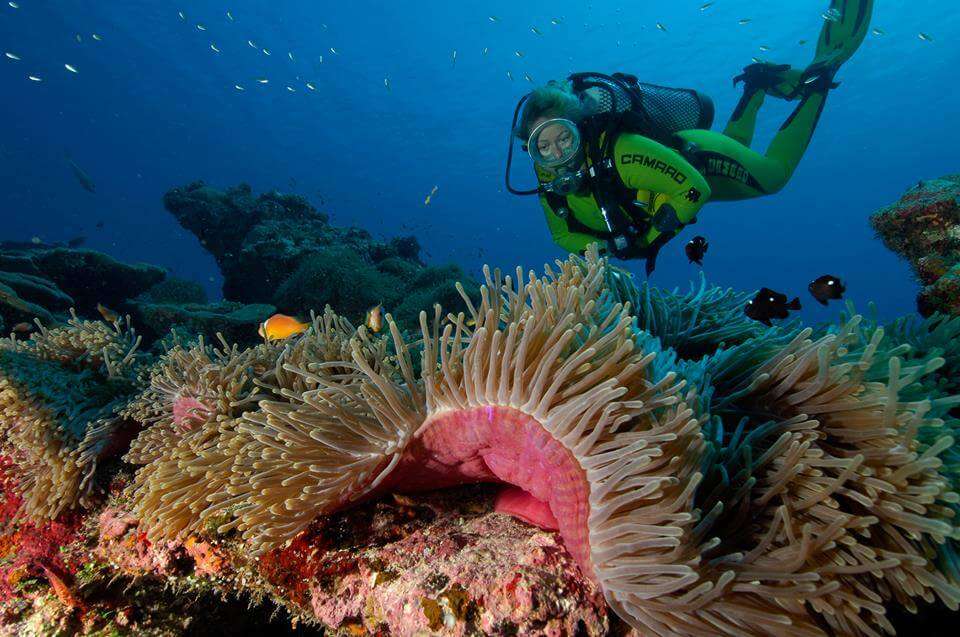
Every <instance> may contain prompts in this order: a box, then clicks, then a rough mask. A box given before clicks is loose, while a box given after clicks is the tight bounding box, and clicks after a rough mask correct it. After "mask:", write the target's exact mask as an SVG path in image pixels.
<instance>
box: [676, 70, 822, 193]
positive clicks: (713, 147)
mask: <svg viewBox="0 0 960 637" xmlns="http://www.w3.org/2000/svg"><path fill="white" fill-rule="evenodd" d="M831 85H832V84H831V83H830V81H829V78H828V77H826V76H824V77H822V78H820V79H817V81H816V82H813V83H811V84H807V85H805V86H804V88H803V97H802V98H801V99H800V103H799V104H797V107H796V108H795V109H794V111H793V113H791V114H790V117H789V118H787V121H786V122H784V124H783V126H781V127H780V131H779V132H778V133H777V134H776V136H775V137H774V138H773V141H771V142H770V146H769V148H768V149H767V153H766V154H765V155H761V154H760V153H758V152H757V151H755V150H753V149H751V148H749V147H747V146H746V145H745V144H743V143H741V142H740V141H739V140H737V139H735V138H734V137H732V136H728V135H726V134H721V133H717V132H715V131H709V130H686V131H681V132H680V133H678V136H679V137H681V138H682V139H684V140H685V141H688V142H690V143H692V144H693V146H692V147H691V150H692V154H693V157H692V160H693V161H692V163H693V164H694V166H696V167H697V169H698V170H700V172H701V173H702V174H703V176H704V177H705V178H706V180H707V183H708V184H709V185H710V190H711V191H712V195H711V199H714V200H721V201H723V200H731V199H749V198H752V197H760V196H762V195H769V194H772V193H774V192H777V191H778V190H780V189H781V188H783V187H784V186H785V185H786V183H787V181H789V179H790V177H791V175H793V171H794V170H795V169H796V167H797V164H799V163H800V159H801V158H802V157H803V153H804V151H805V150H806V149H807V146H808V145H809V144H810V138H811V137H813V131H814V130H815V129H816V127H817V122H818V121H819V119H820V113H821V112H822V111H823V105H824V103H825V102H826V98H827V91H828V90H829V87H830V86H831Z"/></svg>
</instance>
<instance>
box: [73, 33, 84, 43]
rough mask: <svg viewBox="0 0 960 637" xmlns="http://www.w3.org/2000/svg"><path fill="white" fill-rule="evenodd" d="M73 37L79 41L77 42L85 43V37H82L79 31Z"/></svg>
mask: <svg viewBox="0 0 960 637" xmlns="http://www.w3.org/2000/svg"><path fill="white" fill-rule="evenodd" d="M73 38H74V39H75V40H76V41H77V44H82V43H83V38H81V37H80V34H79V33H78V34H76V35H75V36H73Z"/></svg>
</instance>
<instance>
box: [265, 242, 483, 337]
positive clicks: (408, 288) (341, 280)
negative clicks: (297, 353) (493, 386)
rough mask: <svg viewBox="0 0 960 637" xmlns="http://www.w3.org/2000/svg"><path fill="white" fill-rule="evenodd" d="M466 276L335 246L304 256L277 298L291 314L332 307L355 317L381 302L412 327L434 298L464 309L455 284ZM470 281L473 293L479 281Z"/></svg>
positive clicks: (450, 268) (455, 269)
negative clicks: (371, 258)
mask: <svg viewBox="0 0 960 637" xmlns="http://www.w3.org/2000/svg"><path fill="white" fill-rule="evenodd" d="M465 278H466V277H465V275H464V273H463V271H462V270H461V269H460V268H459V267H457V266H455V265H448V266H441V267H423V266H419V265H417V264H414V263H412V262H410V261H408V260H404V259H400V258H396V257H388V258H386V259H384V260H383V261H380V262H379V263H376V264H373V263H369V262H367V261H365V260H364V259H362V258H361V257H360V256H359V254H357V252H356V251H355V250H352V249H350V248H347V247H342V246H337V247H332V248H323V249H320V250H317V251H315V252H313V253H311V254H310V255H309V256H307V257H306V258H304V259H303V260H302V261H301V263H300V265H299V267H298V268H297V269H296V270H295V271H294V272H293V274H291V275H290V276H289V277H288V278H287V279H286V281H285V282H284V283H283V285H281V286H280V288H279V289H278V290H277V293H276V297H275V298H276V299H277V302H278V305H279V308H280V310H281V311H284V312H287V313H290V314H299V313H302V312H303V308H312V309H314V310H317V311H319V310H321V309H322V308H324V307H327V306H330V307H332V308H335V309H336V311H337V312H338V313H340V314H341V315H343V316H345V317H347V318H349V319H351V320H353V321H355V322H362V321H363V317H364V314H365V313H366V311H367V310H369V309H370V308H372V307H374V306H375V305H378V304H383V306H384V307H385V308H386V309H387V310H388V311H389V312H390V313H391V314H392V315H393V317H394V318H395V319H396V320H397V322H398V323H399V324H400V325H401V326H402V327H403V328H405V329H415V328H416V327H417V325H418V322H419V319H418V316H419V314H420V311H421V310H423V309H424V308H428V307H431V306H432V305H433V304H434V303H440V304H441V305H443V306H444V307H446V308H449V309H451V310H454V311H457V310H460V309H463V307H464V306H463V303H462V299H461V298H460V295H459V294H458V293H457V291H456V288H455V284H456V283H457V281H461V280H464V279H465ZM468 285H470V290H471V292H473V293H474V294H475V293H476V290H477V286H476V285H473V284H468Z"/></svg>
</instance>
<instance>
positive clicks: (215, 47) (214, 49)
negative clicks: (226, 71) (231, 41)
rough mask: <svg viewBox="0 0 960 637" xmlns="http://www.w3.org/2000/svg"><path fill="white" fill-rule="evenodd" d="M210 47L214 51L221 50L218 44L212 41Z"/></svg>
mask: <svg viewBox="0 0 960 637" xmlns="http://www.w3.org/2000/svg"><path fill="white" fill-rule="evenodd" d="M210 49H211V50H212V51H213V52H214V53H219V52H220V49H218V48H217V45H216V44H214V43H213V42H211V43H210Z"/></svg>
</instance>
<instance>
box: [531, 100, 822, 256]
mask: <svg viewBox="0 0 960 637" xmlns="http://www.w3.org/2000/svg"><path fill="white" fill-rule="evenodd" d="M827 90H828V86H827V85H824V86H822V87H817V86H812V87H808V90H807V93H806V95H804V96H803V97H802V99H801V100H800V103H799V104H798V105H797V107H796V108H795V109H794V111H793V113H792V114H791V115H790V117H789V118H788V119H787V121H786V122H784V124H783V126H781V128H780V131H779V132H778V133H777V135H776V137H774V139H773V141H772V142H771V143H770V147H769V148H768V149H767V153H766V155H761V154H760V153H758V152H757V151H755V150H752V149H751V148H750V147H749V146H748V145H749V144H750V142H751V141H752V138H753V132H754V128H755V126H756V121H757V112H758V111H759V109H760V106H761V105H762V104H763V100H764V96H765V92H764V91H763V90H752V91H751V90H750V89H749V87H748V88H747V90H746V92H745V93H744V96H743V99H741V101H740V104H739V105H738V106H737V109H736V110H735V111H734V114H733V116H732V118H731V120H730V122H729V123H728V124H727V127H726V129H725V130H724V132H723V133H718V132H715V131H710V130H699V129H694V130H685V131H681V132H680V133H678V134H677V137H679V138H680V139H681V140H683V141H686V142H690V143H691V144H693V145H694V146H691V147H690V148H691V149H692V150H691V152H689V153H686V156H684V154H681V153H680V152H679V151H678V150H676V149H674V148H671V147H668V146H665V145H663V144H660V143H658V142H656V141H654V140H652V139H650V138H647V137H644V136H642V135H637V134H633V133H622V134H620V136H619V137H618V138H617V141H616V143H615V144H614V150H613V152H614V156H613V160H614V165H615V166H616V169H617V174H618V175H619V177H620V180H621V182H622V185H623V186H624V188H625V189H627V190H635V191H636V201H637V203H636V204H635V205H632V206H629V208H628V207H625V206H622V207H621V208H622V210H623V212H624V214H626V215H628V217H629V218H631V219H632V220H634V221H635V222H637V225H638V226H640V227H645V228H646V230H645V231H644V233H643V234H642V235H641V236H640V237H638V238H637V240H636V242H637V244H638V245H637V246H636V247H637V248H640V249H641V250H642V249H644V248H647V247H649V246H651V245H652V244H654V242H655V241H656V242H657V243H660V244H662V243H663V242H664V241H665V240H666V239H669V237H661V236H660V235H661V232H660V231H659V230H657V229H656V228H655V227H653V226H652V225H649V223H650V220H652V219H653V217H654V216H655V215H656V214H657V213H658V212H660V209H661V207H662V206H663V205H664V204H667V205H670V206H671V207H672V208H673V209H674V210H675V211H676V214H677V219H678V220H679V221H680V223H681V224H684V225H686V224H688V223H691V222H692V221H693V220H694V219H695V217H696V215H697V213H698V212H699V211H700V208H701V207H702V206H703V204H705V203H706V202H707V201H708V200H710V199H715V200H718V201H723V200H735V199H749V198H752V197H759V196H762V195H768V194H771V193H774V192H777V191H778V190H780V189H781V188H783V186H784V185H785V184H786V183H787V181H788V180H789V179H790V176H791V175H792V174H793V171H794V169H795V168H796V167H797V164H798V163H799V162H800V158H801V157H803V153H804V151H805V150H806V149H807V145H808V144H809V143H810V138H811V137H812V136H813V132H814V130H815V129H816V126H817V121H818V120H819V118H820V113H821V112H822V110H823V105H824V103H825V101H826V98H827ZM538 172H539V171H538ZM540 178H541V181H548V180H549V179H550V177H549V176H547V175H543V174H541V175H540ZM540 202H541V204H542V205H543V208H544V212H545V213H546V218H547V225H548V226H549V228H550V232H551V234H552V236H553V240H554V242H555V243H556V244H557V245H559V246H560V247H562V248H563V249H565V250H567V251H568V252H581V251H583V250H584V249H586V247H587V246H588V245H589V244H591V243H594V242H596V241H603V240H605V239H606V237H607V234H608V233H607V232H606V223H605V221H604V218H603V216H602V215H601V213H600V208H599V206H598V205H597V201H596V199H595V198H594V196H593V195H592V194H591V193H589V192H586V193H581V194H573V195H568V196H567V197H566V202H565V203H566V206H565V208H566V211H564V210H559V211H558V210H554V208H553V206H551V203H550V201H549V199H548V197H547V196H545V195H543V194H541V195H540ZM554 203H557V200H556V199H554ZM558 212H559V213H560V214H558ZM564 212H566V214H564ZM571 217H572V218H571ZM648 225H649V227H647V226H648ZM676 232H679V228H678V229H677V230H676V231H675V232H673V233H672V234H676Z"/></svg>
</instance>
